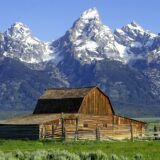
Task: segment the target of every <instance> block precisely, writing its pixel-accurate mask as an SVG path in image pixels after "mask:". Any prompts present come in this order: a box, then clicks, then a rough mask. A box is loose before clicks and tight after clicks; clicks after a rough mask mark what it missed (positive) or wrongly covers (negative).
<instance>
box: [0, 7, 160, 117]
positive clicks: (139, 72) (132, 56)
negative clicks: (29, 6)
mask: <svg viewBox="0 0 160 160" xmlns="http://www.w3.org/2000/svg"><path fill="white" fill-rule="evenodd" d="M0 81H1V83H0V89H1V96H0V103H1V106H0V109H1V110H2V109H3V110H15V109H16V110H31V109H33V108H34V106H35V103H36V100H37V98H38V96H39V95H40V94H41V93H42V91H43V90H44V88H48V87H82V86H93V85H97V86H99V87H100V88H101V89H102V90H103V91H104V92H105V93H106V94H107V95H109V96H110V98H111V100H112V103H113V104H114V107H115V109H116V112H117V113H121V114H122V115H124V114H125V115H129V116H142V115H145V116H159V115H160V108H159V104H160V96H159V95H160V83H159V82H160V36H159V35H156V34H153V33H151V32H150V31H148V30H145V29H143V28H142V27H141V26H140V25H138V24H137V23H136V22H134V21H133V22H131V23H130V24H127V25H126V26H124V27H122V28H121V29H116V30H115V31H114V32H112V30H111V29H110V28H109V27H108V26H105V25H104V24H103V23H102V21H101V19H100V16H99V13H98V11H97V10H96V9H95V8H91V9H89V10H87V11H85V12H84V13H82V15H81V16H80V17H79V18H78V19H77V20H76V21H75V22H74V24H73V26H72V27H71V28H70V29H69V30H68V31H67V32H66V33H65V35H64V36H62V37H60V38H59V39H57V40H55V41H54V42H50V43H46V42H43V41H40V40H39V39H37V38H35V37H34V36H33V35H32V33H31V31H30V29H29V28H28V27H27V26H26V25H24V24H22V23H15V24H13V25H12V26H11V27H10V28H9V29H8V30H7V31H6V32H4V33H0ZM8 97H9V98H8Z"/></svg>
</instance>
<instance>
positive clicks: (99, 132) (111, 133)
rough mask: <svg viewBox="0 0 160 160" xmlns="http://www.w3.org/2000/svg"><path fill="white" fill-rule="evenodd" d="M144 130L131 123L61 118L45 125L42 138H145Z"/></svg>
mask: <svg viewBox="0 0 160 160" xmlns="http://www.w3.org/2000/svg"><path fill="white" fill-rule="evenodd" d="M144 136H145V135H144V132H143V131H141V130H140V131H137V130H136V127H135V126H134V125H131V124H120V125H117V124H107V125H106V126H97V127H96V125H95V124H94V123H93V124H92V123H90V124H89V123H86V124H85V123H81V122H79V119H78V118H61V120H60V121H59V123H57V124H56V125H55V124H52V125H48V126H47V125H44V127H43V132H42V134H41V136H40V138H42V139H63V140H73V139H74V140H121V139H131V140H132V141H133V140H134V138H135V137H140V138H143V137H144Z"/></svg>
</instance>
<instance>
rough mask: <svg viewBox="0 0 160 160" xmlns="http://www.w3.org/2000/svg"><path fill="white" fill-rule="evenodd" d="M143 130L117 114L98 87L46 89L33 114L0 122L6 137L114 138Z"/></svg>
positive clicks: (129, 136) (1, 134)
mask: <svg viewBox="0 0 160 160" xmlns="http://www.w3.org/2000/svg"><path fill="white" fill-rule="evenodd" d="M144 133H145V123H144V122H142V121H137V120H134V119H131V118H127V117H123V116H120V115H117V114H116V113H115V112H114V109H113V107H112V104H111V101H110V99H109V97H108V96H107V95H105V94H104V93H103V92H102V91H101V90H100V89H99V88H98V87H88V88H60V89H47V90H45V92H44V94H43V95H42V96H41V97H40V98H39V99H38V102H37V105H36V107H35V110H34V112H33V114H31V115H26V116H23V117H17V118H14V119H10V120H5V121H1V123H0V138H4V139H8V138H9V139H44V138H51V139H66V140H69V139H75V140H96V139H97V140H108V139H109V140H112V139H113V140H115V139H133V138H134V137H137V138H140V137H143V136H144Z"/></svg>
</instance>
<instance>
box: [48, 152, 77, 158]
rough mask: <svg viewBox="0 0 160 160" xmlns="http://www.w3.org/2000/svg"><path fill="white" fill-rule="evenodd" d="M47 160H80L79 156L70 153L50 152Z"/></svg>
mask: <svg viewBox="0 0 160 160" xmlns="http://www.w3.org/2000/svg"><path fill="white" fill-rule="evenodd" d="M47 160H80V158H79V156H78V155H76V154H74V153H70V152H68V151H60V150H50V151H48V154H47Z"/></svg>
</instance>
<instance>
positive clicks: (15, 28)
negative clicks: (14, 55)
mask: <svg viewBox="0 0 160 160" xmlns="http://www.w3.org/2000/svg"><path fill="white" fill-rule="evenodd" d="M6 34H7V35H8V36H11V37H13V38H17V39H19V38H24V36H25V37H26V36H31V35H32V34H31V31H30V29H29V28H28V26H27V25H25V24H23V23H21V22H16V23H14V24H13V25H11V27H10V28H9V29H8V30H7V31H6Z"/></svg>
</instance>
